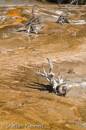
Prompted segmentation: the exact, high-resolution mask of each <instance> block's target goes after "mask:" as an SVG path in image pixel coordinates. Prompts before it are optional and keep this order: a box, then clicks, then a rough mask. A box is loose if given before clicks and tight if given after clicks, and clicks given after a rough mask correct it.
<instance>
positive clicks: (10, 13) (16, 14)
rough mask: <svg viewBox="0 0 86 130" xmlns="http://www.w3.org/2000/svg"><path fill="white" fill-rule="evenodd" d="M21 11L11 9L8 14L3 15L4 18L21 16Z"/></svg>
mask: <svg viewBox="0 0 86 130" xmlns="http://www.w3.org/2000/svg"><path fill="white" fill-rule="evenodd" d="M21 11H22V9H11V10H10V11H9V13H7V14H5V16H6V15H8V16H10V17H15V16H21Z"/></svg>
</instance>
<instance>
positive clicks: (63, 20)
mask: <svg viewBox="0 0 86 130" xmlns="http://www.w3.org/2000/svg"><path fill="white" fill-rule="evenodd" d="M56 23H59V24H62V25H63V24H65V23H70V21H69V20H68V15H66V16H65V15H63V14H62V15H60V16H59V18H58V20H57V21H56Z"/></svg>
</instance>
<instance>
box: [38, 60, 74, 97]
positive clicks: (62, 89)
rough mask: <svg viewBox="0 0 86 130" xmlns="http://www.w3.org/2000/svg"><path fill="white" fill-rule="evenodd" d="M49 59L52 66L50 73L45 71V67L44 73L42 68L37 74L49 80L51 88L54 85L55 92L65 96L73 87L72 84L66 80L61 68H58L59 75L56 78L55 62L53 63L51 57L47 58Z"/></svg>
mask: <svg viewBox="0 0 86 130" xmlns="http://www.w3.org/2000/svg"><path fill="white" fill-rule="evenodd" d="M47 60H48V63H49V66H50V69H49V73H47V72H46V71H45V69H44V68H43V72H44V74H43V73H41V72H40V70H37V75H40V76H42V77H43V78H45V79H46V80H47V81H48V82H49V84H50V89H51V87H52V90H53V92H54V93H56V94H57V95H60V96H65V95H66V94H67V93H68V92H69V90H70V89H71V88H72V85H70V84H68V83H66V82H64V80H63V76H62V74H61V71H60V69H58V72H59V73H58V76H57V79H56V78H55V74H54V73H53V72H52V70H53V64H52V63H51V61H50V60H49V58H47Z"/></svg>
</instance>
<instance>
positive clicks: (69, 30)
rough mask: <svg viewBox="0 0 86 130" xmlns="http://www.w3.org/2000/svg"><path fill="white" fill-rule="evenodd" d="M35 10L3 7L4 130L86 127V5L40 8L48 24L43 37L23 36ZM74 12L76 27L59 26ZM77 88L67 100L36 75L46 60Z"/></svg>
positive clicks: (0, 91)
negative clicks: (21, 29) (60, 22)
mask: <svg viewBox="0 0 86 130" xmlns="http://www.w3.org/2000/svg"><path fill="white" fill-rule="evenodd" d="M31 11H32V7H31V6H0V129H1V130H7V129H10V130H13V129H16V130H18V129H23V130H27V129H31V130H35V129H36V130H39V129H40V130H43V129H44V130H85V129H86V7H85V6H82V7H78V6H72V7H71V6H62V7H61V6H57V5H52V6H51V5H45V6H43V5H42V6H41V5H35V6H34V13H35V16H36V17H37V16H41V17H40V19H41V20H42V22H43V25H44V26H45V27H44V28H43V29H42V30H41V31H40V32H39V33H38V34H33V35H29V34H28V33H25V32H18V31H17V30H19V29H20V28H22V27H24V26H25V24H26V23H27V22H28V21H29V19H30V18H31V16H32V13H31ZM62 13H68V16H69V20H70V24H65V25H60V24H58V23H55V22H56V21H57V19H58V17H59V16H60V15H61V14H62ZM47 57H48V58H49V59H50V60H51V61H52V63H53V65H54V70H53V72H54V73H55V75H56V76H57V74H58V68H60V69H61V72H62V74H63V77H64V78H65V77H66V76H67V82H68V83H70V84H72V85H73V88H72V89H71V91H70V92H69V93H68V94H67V95H66V96H65V97H59V96H57V95H55V94H54V93H49V92H48V91H47V90H46V89H45V88H44V87H46V86H47V85H48V82H47V81H45V80H44V79H43V78H41V77H39V76H37V75H36V71H37V69H40V70H41V71H42V68H43V66H44V67H45V69H46V71H47V72H48V69H49V66H48V63H47V60H46V58H47Z"/></svg>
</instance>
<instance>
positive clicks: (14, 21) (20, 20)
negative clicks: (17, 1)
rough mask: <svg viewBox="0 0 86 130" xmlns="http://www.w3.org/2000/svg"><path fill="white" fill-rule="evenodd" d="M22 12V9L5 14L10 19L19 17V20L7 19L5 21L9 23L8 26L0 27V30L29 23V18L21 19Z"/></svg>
mask: <svg viewBox="0 0 86 130" xmlns="http://www.w3.org/2000/svg"><path fill="white" fill-rule="evenodd" d="M21 11H22V9H11V10H10V11H9V12H8V13H7V14H5V15H4V16H9V17H16V16H17V17H18V18H16V20H9V19H6V20H5V21H7V22H8V24H4V25H0V29H1V28H4V27H6V26H11V25H16V24H18V23H20V22H22V21H27V18H25V17H21Z"/></svg>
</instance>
